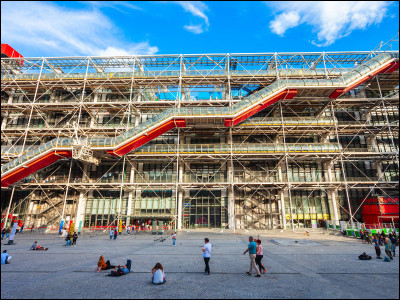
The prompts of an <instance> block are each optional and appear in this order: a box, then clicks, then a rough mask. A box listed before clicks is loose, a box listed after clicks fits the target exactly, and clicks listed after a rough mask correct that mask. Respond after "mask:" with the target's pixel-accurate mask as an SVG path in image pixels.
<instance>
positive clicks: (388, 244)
mask: <svg viewBox="0 0 400 300" xmlns="http://www.w3.org/2000/svg"><path fill="white" fill-rule="evenodd" d="M384 243H385V253H386V255H387V256H389V258H390V259H391V260H393V256H392V242H391V241H390V240H389V239H388V238H385V242H384Z"/></svg>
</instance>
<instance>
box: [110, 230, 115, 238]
mask: <svg viewBox="0 0 400 300" xmlns="http://www.w3.org/2000/svg"><path fill="white" fill-rule="evenodd" d="M113 236H114V229H112V228H111V230H110V240H112V238H113Z"/></svg>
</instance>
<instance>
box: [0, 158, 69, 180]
mask: <svg viewBox="0 0 400 300" xmlns="http://www.w3.org/2000/svg"><path fill="white" fill-rule="evenodd" d="M63 157H71V151H58V152H57V154H56V152H55V151H52V152H50V153H49V154H47V155H45V156H42V157H40V158H38V159H36V160H35V161H33V162H31V163H29V164H28V165H27V167H26V168H25V167H21V168H19V169H17V170H16V171H14V172H12V173H11V174H9V175H7V176H4V177H3V178H1V186H2V187H7V186H9V185H10V184H13V183H15V182H17V181H19V180H21V179H23V178H25V177H27V176H29V175H31V174H32V173H34V172H36V171H38V170H40V169H43V168H45V167H47V166H48V165H50V164H52V163H53V162H55V161H57V160H59V159H61V158H63Z"/></svg>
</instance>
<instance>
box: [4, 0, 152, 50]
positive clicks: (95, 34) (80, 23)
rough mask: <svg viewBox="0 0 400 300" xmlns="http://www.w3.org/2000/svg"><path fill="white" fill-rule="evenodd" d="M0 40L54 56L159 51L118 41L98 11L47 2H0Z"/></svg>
mask: <svg viewBox="0 0 400 300" xmlns="http://www.w3.org/2000/svg"><path fill="white" fill-rule="evenodd" d="M1 40H2V42H4V43H8V44H11V45H23V46H30V47H32V48H37V49H40V50H41V51H43V52H44V53H47V54H49V53H51V55H53V56H63V55H83V56H86V55H102V54H104V53H108V54H109V55H118V53H124V54H125V55H133V54H154V53H155V52H157V51H158V48H157V47H154V46H150V45H149V43H148V42H141V43H127V42H123V41H121V38H118V28H116V26H115V25H114V24H113V23H112V21H111V20H109V19H108V18H107V17H106V16H105V15H104V14H102V13H101V12H100V11H99V10H97V9H90V10H88V9H69V8H65V7H61V6H58V5H56V4H53V3H49V2H19V1H15V2H4V1H3V2H1ZM110 45H112V46H110ZM113 53H115V54H113ZM22 54H23V53H22Z"/></svg>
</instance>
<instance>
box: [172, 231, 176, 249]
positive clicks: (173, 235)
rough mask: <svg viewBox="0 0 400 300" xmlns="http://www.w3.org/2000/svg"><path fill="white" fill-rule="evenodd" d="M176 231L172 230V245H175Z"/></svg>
mask: <svg viewBox="0 0 400 300" xmlns="http://www.w3.org/2000/svg"><path fill="white" fill-rule="evenodd" d="M175 243H176V232H172V246H176V245H175Z"/></svg>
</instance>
